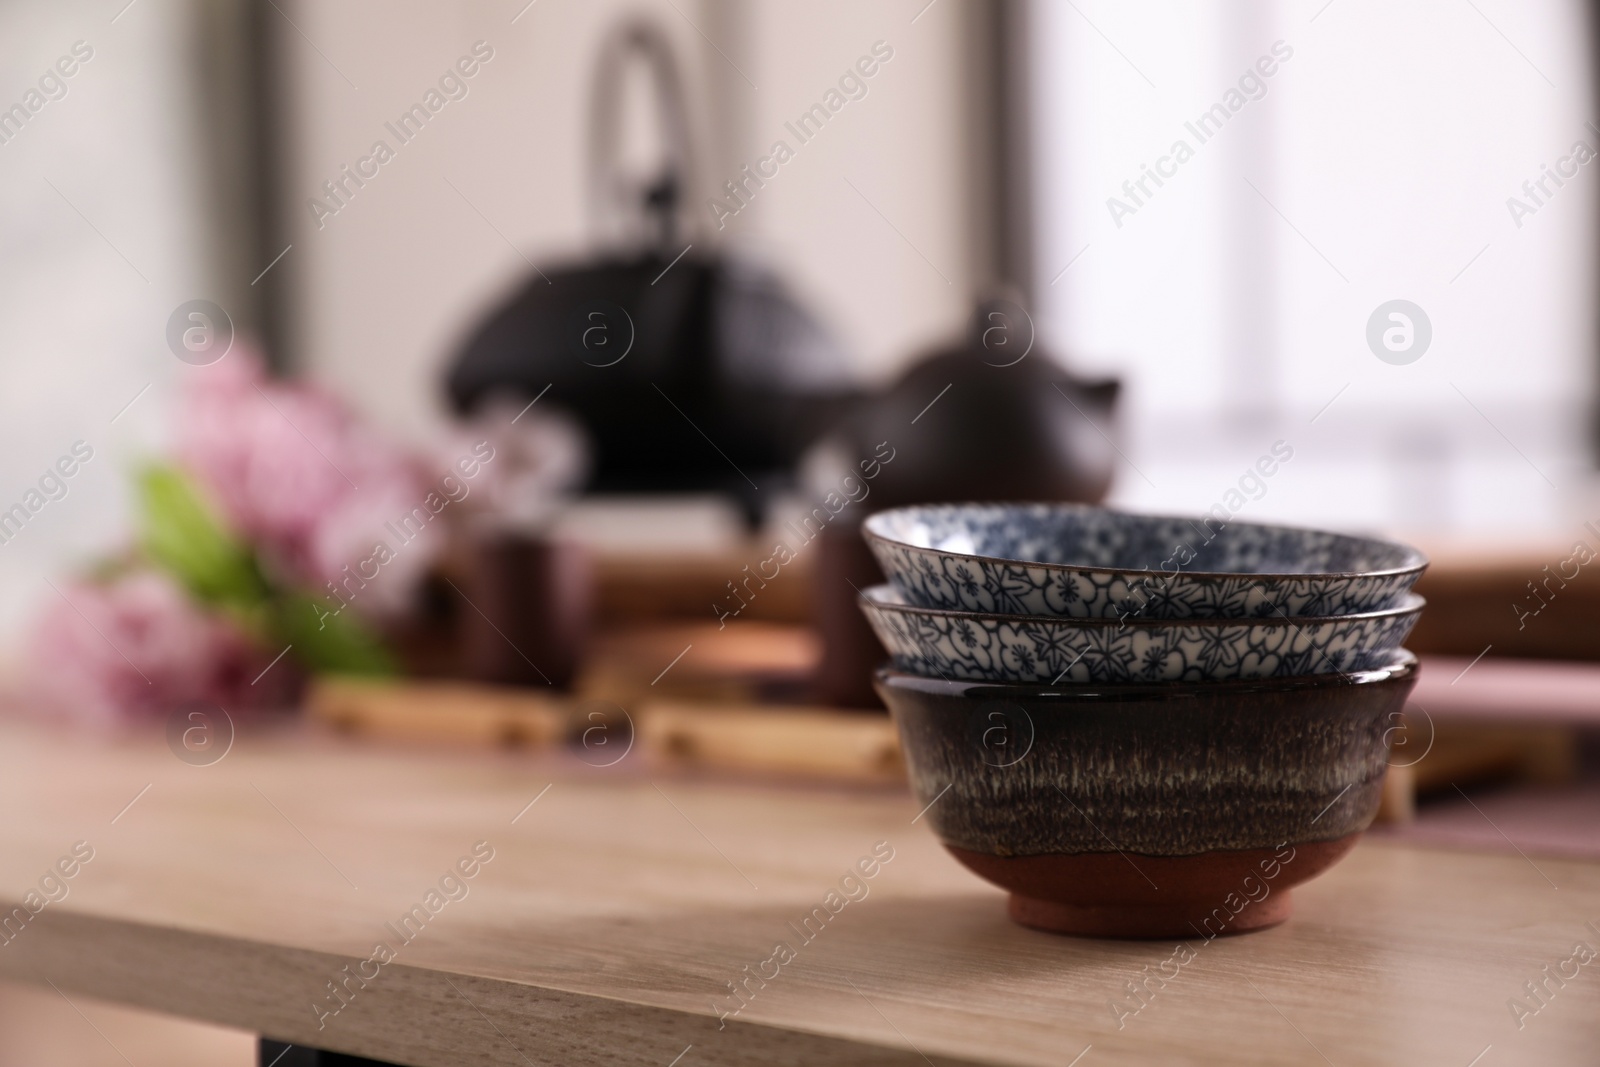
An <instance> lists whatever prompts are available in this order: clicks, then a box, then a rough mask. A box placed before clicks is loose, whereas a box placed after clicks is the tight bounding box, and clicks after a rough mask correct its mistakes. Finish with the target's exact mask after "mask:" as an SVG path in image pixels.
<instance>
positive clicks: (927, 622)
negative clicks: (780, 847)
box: [861, 504, 1427, 937]
mask: <svg viewBox="0 0 1600 1067" xmlns="http://www.w3.org/2000/svg"><path fill="white" fill-rule="evenodd" d="M863 532H864V534H865V536H866V538H867V541H868V543H869V544H870V545H871V547H872V550H873V553H874V555H876V557H877V559H878V562H879V564H880V565H881V566H882V568H883V571H884V573H885V574H886V575H887V576H888V578H889V584H888V585H882V586H876V587H873V588H871V589H868V590H866V591H864V592H863V594H862V598H861V603H862V610H863V611H864V612H865V613H866V616H867V619H868V621H869V622H870V623H871V624H872V628H873V630H874V631H875V632H876V633H877V635H878V637H879V639H880V640H881V641H882V642H883V644H884V646H885V647H886V648H887V649H888V651H889V654H890V658H891V661H892V663H891V666H889V667H886V668H884V669H882V670H881V671H879V673H878V676H877V680H876V682H877V688H878V692H879V693H880V695H881V696H882V697H883V699H884V702H885V703H886V704H888V706H889V709H890V711H891V713H892V714H893V715H894V718H895V721H896V723H897V725H898V727H899V731H900V736H901V741H902V743H903V746H904V749H905V755H906V761H907V765H908V767H909V769H910V771H911V777H912V784H913V788H914V790H915V791H916V793H917V795H918V798H919V801H920V803H921V804H924V805H927V808H926V818H927V820H928V821H929V822H930V824H931V825H932V826H933V828H934V830H935V832H936V833H938V835H939V836H940V838H941V839H942V840H943V841H944V843H945V845H946V846H947V847H948V848H949V849H950V851H951V852H952V853H954V854H955V856H956V857H957V859H959V860H960V861H961V862H962V863H964V864H966V865H967V866H968V867H969V868H971V869H972V870H973V871H975V872H976V873H978V874H979V875H981V876H982V877H984V878H986V879H988V880H990V881H992V882H994V883H996V884H998V885H1000V886H1001V887H1003V888H1005V889H1007V890H1009V891H1010V893H1011V900H1010V913H1011V916H1012V917H1013V918H1014V919H1016V920H1017V921H1019V922H1022V923H1024V924H1026V925H1029V926H1035V927H1039V928H1042V929H1048V930H1054V931H1057V932H1062V933H1075V934H1085V935H1092V936H1113V937H1168V936H1174V935H1185V936H1187V935H1190V934H1198V935H1200V936H1205V937H1211V936H1216V935H1217V934H1221V933H1238V932H1242V931H1245V930H1250V929H1258V928H1261V927H1265V926H1270V925H1273V924H1275V923H1277V922H1281V921H1282V920H1283V919H1285V918H1286V917H1287V916H1288V914H1289V895H1288V892H1287V890H1288V888H1289V887H1290V886H1292V885H1295V884H1297V883H1299V882H1303V881H1305V880H1307V879H1308V878H1311V877H1313V876H1314V875H1316V874H1319V873H1321V872H1322V871H1323V870H1325V869H1327V868H1328V867H1329V866H1331V865H1332V864H1333V863H1335V862H1337V861H1338V859H1339V858H1340V857H1341V856H1343V855H1344V853H1345V852H1347V851H1348V850H1349V849H1350V847H1351V846H1353V845H1354V844H1355V841H1356V839H1357V838H1358V837H1359V836H1360V834H1361V832H1362V831H1363V830H1365V829H1366V827H1367V825H1368V824H1369V823H1370V822H1371V821H1372V817H1373V815H1374V814H1375V812H1376V810H1377V805H1378V799H1379V795H1380V792H1381V788H1382V780H1383V775H1384V770H1385V765H1386V762H1387V757H1388V750H1389V739H1390V737H1391V735H1392V734H1393V733H1394V732H1395V730H1396V729H1397V727H1398V724H1399V713H1400V711H1401V709H1402V708H1403V707H1404V704H1405V698H1406V694H1407V693H1408V692H1409V691H1410V689H1411V687H1412V685H1413V684H1414V683H1415V681H1416V671H1417V667H1416V660H1415V658H1414V657H1412V656H1411V654H1410V653H1409V652H1406V651H1405V650H1404V649H1403V648H1402V647H1401V645H1402V643H1403V642H1404V640H1405V638H1406V635H1407V634H1408V633H1410V631H1411V628H1412V626H1413V625H1415V623H1416V620H1417V617H1418V615H1419V614H1420V613H1421V611H1422V607H1423V601H1422V599H1421V598H1420V597H1418V596H1416V595H1415V594H1413V593H1412V592H1411V586H1412V584H1413V583H1414V582H1415V581H1416V579H1417V578H1418V577H1419V576H1420V575H1421V573H1422V571H1423V568H1424V567H1425V566H1426V565H1427V561H1426V559H1425V558H1424V557H1423V556H1422V554H1421V553H1420V552H1418V551H1417V550H1416V549H1414V548H1410V547H1409V546H1406V545H1402V544H1397V543H1394V542H1389V541H1382V540H1376V539H1372V538H1366V537H1354V536H1348V535H1344V534H1337V533H1328V532H1323V531H1317V530H1304V529H1296V528H1291V527H1282V526H1266V525H1259V524H1254V523H1243V522H1232V521H1230V522H1226V523H1224V522H1221V521H1219V520H1218V519H1216V518H1194V519H1185V518H1167V517H1157V516H1144V515H1131V514H1124V513H1119V512H1114V511H1108V510H1105V509H1102V508H1094V507H1086V506H1080V505H1039V504H1014V505H1013V504H944V505H925V506H918V507H908V508H897V509H894V510H891V511H884V512H879V513H878V514H876V515H873V516H871V517H870V518H868V519H867V521H866V522H865V524H864V526H863Z"/></svg>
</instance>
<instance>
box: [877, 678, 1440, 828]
mask: <svg viewBox="0 0 1600 1067" xmlns="http://www.w3.org/2000/svg"><path fill="white" fill-rule="evenodd" d="M1391 662H1392V664H1393V665H1392V666H1389V667H1386V668H1383V669H1379V670H1375V671H1370V672H1363V673H1361V674H1356V675H1350V676H1339V675H1326V676H1322V677H1320V678H1294V679H1287V680H1283V681H1272V682H1241V683H1221V684H1217V685H1213V686H1187V685H1168V686H1132V687H1093V686H1080V687H1073V686H1062V687H1057V688H1046V687H1037V686H986V685H971V684H963V683H951V682H941V681H936V680H930V679H925V678H916V677H913V676H910V675H905V674H900V673H897V672H893V671H888V670H884V671H880V672H879V674H878V677H877V685H878V692H879V694H880V695H881V696H882V697H883V699H884V702H885V703H887V704H888V705H889V709H890V711H891V713H892V714H893V716H894V720H895V724H896V725H897V727H898V728H899V731H900V738H901V743H902V746H903V748H904V750H905V756H906V763H907V766H908V768H909V770H910V773H911V782H912V787H913V789H914V791H915V792H916V794H917V798H918V804H919V806H920V805H931V806H930V807H929V808H928V809H927V814H926V816H925V817H926V819H927V820H928V821H929V822H930V823H931V824H932V826H933V829H934V831H935V833H937V834H938V835H939V837H940V839H941V840H942V841H944V843H945V844H947V845H951V846H954V847H956V848H959V849H965V850H968V851H971V852H978V853H982V854H985V855H990V856H1001V857H1015V856H1036V855H1051V854H1075V853H1103V852H1116V851H1119V850H1121V851H1126V852H1128V853H1134V854H1138V855H1145V856H1196V855H1199V854H1201V853H1207V852H1214V851H1218V850H1242V849H1273V848H1277V847H1279V846H1280V845H1282V844H1284V843H1285V842H1289V843H1305V842H1312V841H1334V840H1337V839H1340V838H1343V837H1346V836H1347V835H1350V834H1354V833H1359V832H1360V831H1362V830H1364V829H1365V828H1366V826H1367V824H1368V823H1370V822H1371V821H1372V817H1373V815H1374V813H1375V812H1376V810H1377V804H1378V796H1379V791H1380V789H1381V787H1382V782H1383V775H1384V770H1385V763H1386V759H1387V755H1388V750H1389V745H1388V740H1389V736H1390V735H1389V731H1390V730H1391V728H1392V727H1394V725H1395V722H1396V715H1397V713H1398V712H1399V711H1400V710H1401V708H1402V707H1403V706H1404V704H1405V698H1406V694H1407V693H1408V692H1409V691H1410V689H1411V686H1412V684H1413V683H1414V682H1415V680H1416V660H1415V659H1414V658H1413V657H1412V656H1411V655H1410V654H1409V653H1400V654H1399V657H1398V658H1394V657H1391ZM936 798H937V802H935V800H936Z"/></svg>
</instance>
